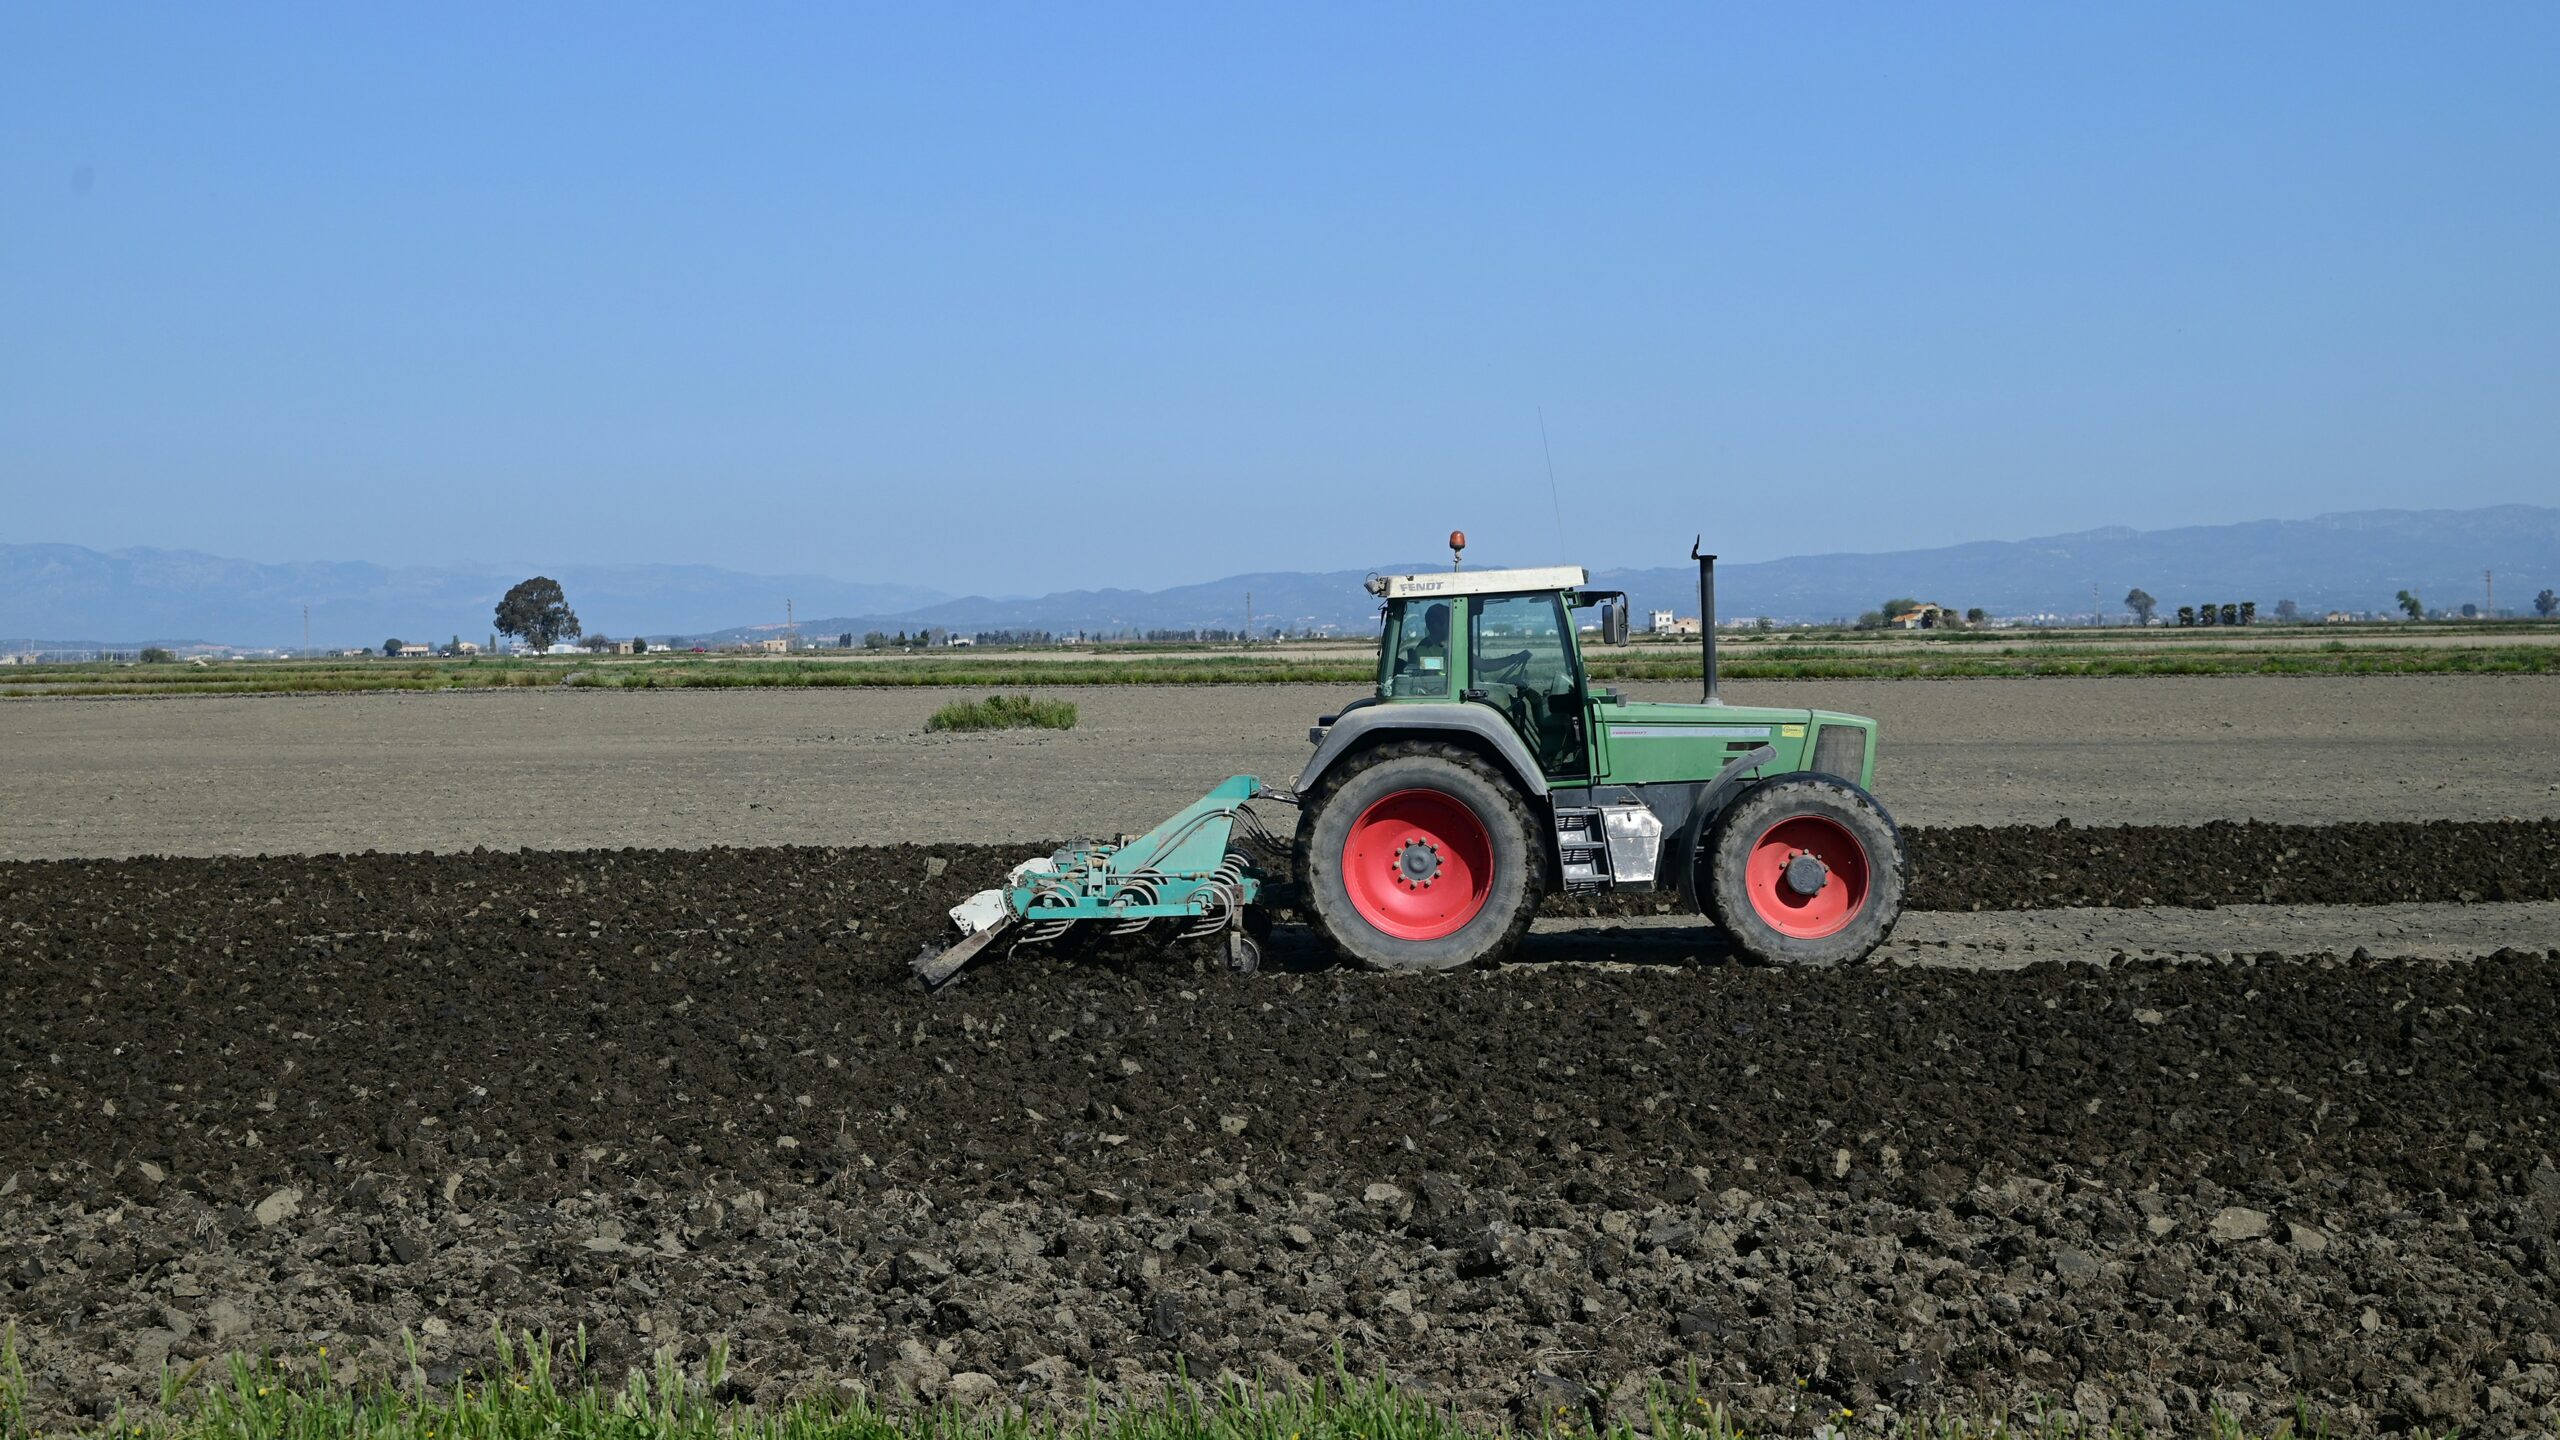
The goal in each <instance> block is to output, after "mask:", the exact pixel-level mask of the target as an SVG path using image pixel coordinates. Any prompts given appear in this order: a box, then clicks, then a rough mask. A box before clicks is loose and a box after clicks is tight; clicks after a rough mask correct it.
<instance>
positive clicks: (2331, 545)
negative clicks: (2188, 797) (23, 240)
mask: <svg viewBox="0 0 2560 1440" xmlns="http://www.w3.org/2000/svg"><path fill="white" fill-rule="evenodd" d="M1521 558H1523V559H1524V561H1533V562H1534V561H1539V560H1544V559H1546V558H1547V557H1543V556H1540V557H1521ZM1443 563H1445V562H1444V561H1440V560H1436V559H1434V560H1425V561H1417V562H1411V563H1408V564H1398V563H1395V562H1393V561H1392V560H1388V561H1382V562H1381V563H1380V564H1379V566H1378V567H1377V568H1378V569H1380V570H1393V569H1425V568H1437V567H1438V566H1439V565H1440V564H1443ZM1486 563H1487V564H1491V563H1494V562H1493V561H1491V560H1488V561H1487V562H1486ZM537 569H539V571H540V573H545V574H548V575H550V576H552V577H553V578H554V579H557V580H558V581H560V582H561V585H562V586H563V587H564V588H565V589H566V590H567V592H568V595H569V601H570V604H571V605H572V606H574V607H575V608H576V609H577V610H578V611H579V613H580V614H581V616H583V617H585V618H586V619H587V620H588V621H589V622H590V624H592V625H593V626H595V627H596V628H598V629H602V630H606V631H609V632H610V633H612V634H614V635H616V636H624V635H629V634H631V633H632V632H633V630H634V629H635V628H637V629H638V630H639V632H640V633H642V634H645V635H648V636H649V637H651V638H652V639H676V638H682V639H685V640H688V641H693V642H701V643H718V642H722V641H735V640H740V639H747V638H754V637H762V636H770V635H773V634H776V633H778V632H779V631H780V630H781V629H782V625H783V614H782V610H783V602H784V601H785V599H789V600H791V601H793V602H795V604H796V606H797V611H798V614H799V615H800V616H802V617H806V618H803V619H801V620H800V621H799V628H800V632H801V633H802V634H804V635H830V636H831V635H836V634H839V633H843V632H846V631H851V632H853V633H854V634H856V635H859V634H862V633H863V632H865V631H869V630H885V631H890V632H896V631H899V630H905V631H910V632H912V631H916V630H921V629H929V628H936V627H938V628H941V629H944V630H950V631H955V632H959V633H963V634H966V633H974V632H978V631H986V630H1008V629H1009V630H1046V631H1048V632H1050V633H1052V634H1067V633H1084V634H1116V633H1125V632H1131V631H1146V630H1186V629H1195V628H1207V627H1215V628H1222V629H1233V628H1236V627H1238V626H1241V625H1242V624H1243V623H1244V620H1245V603H1246V602H1245V597H1246V594H1247V592H1250V593H1251V595H1252V606H1253V619H1254V624H1255V628H1256V629H1257V630H1265V629H1269V628H1272V627H1280V628H1284V629H1286V630H1289V631H1291V632H1293V633H1295V632H1305V631H1327V630H1333V631H1348V632H1352V633H1360V632H1364V631H1366V630H1368V629H1369V627H1370V625H1371V623H1372V619H1371V617H1372V616H1373V614H1374V613H1375V610H1376V602H1375V601H1374V600H1372V599H1371V598H1370V597H1369V596H1368V594H1367V593H1366V592H1365V591H1363V590H1362V589H1361V586H1360V582H1361V580H1362V579H1363V578H1364V577H1365V576H1366V575H1367V574H1368V573H1369V572H1367V571H1354V570H1341V571H1330V572H1306V571H1261V572H1256V573H1252V574H1244V575H1232V576H1228V577H1226V578H1224V579H1220V580H1214V581H1210V582H1208V583H1206V584H1200V585H1184V586H1177V587H1174V588H1172V589H1167V590H1136V589H1110V590H1069V591H1061V592H1059V593H1057V594H1052V595H1043V596H1039V597H1037V598H1032V599H990V598H986V597H983V596H967V597H960V598H954V597H951V596H948V595H944V594H940V593H937V592H935V591H931V590H927V589H924V588H923V587H920V586H912V585H898V584H884V583H861V582H847V581H842V580H836V579H832V578H829V577H825V576H813V575H792V576H764V575H748V574H742V573H739V572H737V571H731V570H719V569H714V568H712V567H709V566H699V565H605V566H592V565H565V566H547V567H529V566H524V565H498V564H486V565H469V566H448V567H432V566H413V567H389V566H382V565H370V564H362V563H335V564H333V563H302V564H289V565H264V564H257V563H254V562H251V561H245V560H226V559H221V558H218V557H215V556H211V555H202V554H197V553H194V552H191V551H182V550H119V551H114V552H100V551H96V550H88V549H83V548H81V547H79V546H75V545H0V650H23V649H56V648H59V649H72V648H89V647H100V646H104V647H111V648H130V647H132V646H136V645H141V644H152V643H162V644H178V643H185V642H193V641H202V642H209V643H217V644H226V645H236V646H243V647H265V646H293V645H299V644H300V643H301V642H302V632H301V623H302V607H303V605H305V604H306V603H307V604H309V605H310V607H311V624H312V638H313V641H314V643H315V644H320V645H327V646H332V647H335V646H343V645H378V644H380V643H381V642H382V641H383V640H384V639H386V638H390V637H393V636H397V637H399V638H401V639H407V640H427V641H436V640H442V639H445V638H447V637H448V636H452V635H457V634H458V635H460V636H461V637H462V638H464V639H478V638H483V637H485V636H486V635H487V634H488V631H489V620H490V612H491V611H492V610H493V609H494V608H495V607H496V605H497V603H498V597H499V596H500V595H502V594H504V593H505V592H506V589H507V587H508V586H509V585H512V584H514V583H515V582H516V581H518V580H521V579H523V578H525V577H526V576H527V575H531V574H534V573H536V572H537ZM2484 570H2494V571H2495V572H2497V576H2498V595H2499V608H2500V609H2501V610H2504V611H2509V612H2519V611H2526V610H2529V609H2530V606H2531V603H2532V601H2531V597H2532V596H2533V594H2534V593H2535V592H2536V591H2538V590H2540V589H2543V588H2545V587H2551V586H2560V509H2551V508H2547V507H2543V506H2532V505H2500V506H2494V507H2489V508H2485V509H2477V510H2364V511H2353V512H2349V513H2345V514H2336V515H2321V516H2316V517H2314V518H2312V519H2309V520H2259V521H2251V522H2248V523H2244V524H2237V525H2201V526H2191V527H2186V528H2182V529H2175V530H2150V531H2138V530H2129V529H2123V528H2110V529H2104V530H2089V531H2083V532H2081V533H2079V534H2074V535H2052V536H2046V537H2043V538H2041V539H2034V540H1986V541H1976V542H1973V543H1971V544H1965V545H1950V546H1943V547H1940V548H1937V549H1930V550H1904V551H1895V552H1890V553H1884V554H1857V555H1805V556H1797V557H1793V558H1790V559H1784V560H1764V561H1753V562H1745V563H1733V564H1726V565H1722V566H1720V567H1719V568H1718V570H1717V596H1718V600H1719V603H1720V608H1721V610H1722V612H1723V614H1724V615H1725V616H1726V617H1728V618H1730V617H1734V616H1743V615H1771V616H1775V617H1777V618H1779V619H1781V620H1817V621H1818V620H1829V619H1834V618H1849V617H1854V616H1856V615H1857V614H1858V613H1859V612H1860V611H1863V610H1871V609H1874V608H1875V607H1876V606H1877V605H1878V604H1880V603H1882V602H1883V601H1884V600H1885V599H1886V598H1888V597H1890V596H1902V595H1908V596H1914V597H1917V598H1920V599H1925V600H1935V601H1938V602H1940V603H1942V604H1946V605H1951V606H1955V607H1958V608H1964V607H1969V606H1975V605H1979V606H1981V607H1983V608H1984V609H1987V610H1989V611H1991V612H1992V613H1993V614H1995V615H2032V614H2040V613H2050V614H2059V615H2086V614H2087V613H2088V612H2089V606H2090V587H2091V586H2092V585H2095V586H2096V587H2097V596H2098V600H2099V602H2100V603H2101V605H2102V606H2103V607H2104V608H2105V609H2106V610H2108V611H2109V612H2110V613H2113V614H2117V615H2121V614H2122V613H2123V611H2124V595H2125V592H2126V591H2127V590H2128V589H2131V588H2133V587H2135V586H2140V587H2142V588H2143V589H2145V590H2147V591H2149V592H2150V593H2151V594H2152V595H2154V596H2156V597H2158V599H2159V601H2160V603H2161V605H2162V607H2163V608H2164V609H2175V608H2176V607H2177V606H2179V605H2181V604H2194V603H2202V602H2215V603H2219V602H2224V601H2240V600H2255V601H2257V602H2258V603H2259V605H2260V606H2261V607H2262V608H2267V607H2272V606H2273V605H2274V604H2275V603H2276V602H2277V601H2279V600H2292V601H2294V602H2296V603H2297V604H2299V605H2301V606H2302V607H2303V608H2304V609H2305V610H2312V611H2320V610H2331V609H2341V610H2354V611H2382V610H2388V609H2390V608H2391V603H2392V597H2393V596H2394V595H2395V594H2397V593H2398V592H2399V591H2401V590H2404V589H2406V590H2414V591H2416V592H2417V593H2418V594H2419V595H2421V596H2422V597H2424V598H2425V599H2426V600H2428V601H2429V602H2431V603H2433V604H2439V605H2459V604H2462V603H2464V602H2466V601H2467V602H2472V603H2478V601H2479V600H2480V598H2481V591H2482V586H2481V572H2482V571H2484ZM1592 579H1593V583H1594V584H1595V585H1599V586H1602V587H1606V588H1612V589H1622V590H1625V591H1626V592H1628V595H1629V597H1630V599H1631V600H1632V601H1633V602H1634V604H1635V607H1636V609H1637V610H1638V611H1639V613H1641V612H1643V611H1645V610H1649V609H1657V608H1658V609H1664V610H1673V611H1677V612H1679V613H1681V614H1691V613H1694V612H1695V611H1696V609H1697V572H1696V569H1695V568H1694V567H1693V566H1691V565H1689V564H1688V563H1686V562H1685V561H1683V562H1681V563H1678V564H1673V565H1664V566H1656V567H1650V568H1643V569H1628V568H1616V569H1603V570H1599V571H1597V572H1595V573H1594V575H1593V577H1592ZM82 637H89V638H82Z"/></svg>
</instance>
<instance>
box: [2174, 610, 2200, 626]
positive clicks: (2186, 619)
mask: <svg viewBox="0 0 2560 1440" xmlns="http://www.w3.org/2000/svg"><path fill="white" fill-rule="evenodd" d="M2195 623H2196V607H2194V606H2193V605H2181V606H2179V607H2178V624H2179V625H2181V626H2185V627H2193V626H2194V624H2195Z"/></svg>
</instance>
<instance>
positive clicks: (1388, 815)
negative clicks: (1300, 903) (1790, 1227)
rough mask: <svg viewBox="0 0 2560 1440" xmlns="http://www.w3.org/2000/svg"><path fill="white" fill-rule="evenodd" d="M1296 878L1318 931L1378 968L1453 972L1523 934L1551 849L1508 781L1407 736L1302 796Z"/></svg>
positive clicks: (1496, 953) (1451, 749)
mask: <svg viewBox="0 0 2560 1440" xmlns="http://www.w3.org/2000/svg"><path fill="white" fill-rule="evenodd" d="M1302 804H1303V808H1302V810H1301V812H1300V815H1299V821H1298V837H1297V847H1296V849H1297V862H1298V878H1299V882H1300V884H1301V885H1302V886H1303V887H1304V891H1305V895H1306V900H1307V905H1308V908H1309V909H1311V910H1312V911H1314V913H1315V920H1316V928H1317V929H1319V930H1321V931H1323V932H1324V936H1325V938H1326V939H1327V940H1329V941H1331V942H1332V944H1333V947H1334V949H1336V950H1338V951H1340V952H1341V954H1342V955H1343V957H1344V958H1345V959H1348V960H1350V961H1352V962H1354V963H1356V964H1360V965H1366V966H1370V967H1372V968H1374V969H1379V970H1454V969H1457V968H1458V967H1460V966H1462V965H1472V964H1475V963H1476V962H1478V961H1482V960H1490V959H1495V958H1498V957H1500V956H1502V955H1503V954H1505V953H1507V952H1509V951H1510V950H1511V949H1512V947H1514V946H1516V945H1518V944H1519V943H1520V937H1521V935H1522V934H1524V933H1525V932H1526V931H1527V930H1528V928H1529V920H1530V917H1531V916H1533V915H1534V914H1535V913H1536V912H1537V908H1538V896H1539V893H1540V892H1541V890H1543V889H1544V875H1545V867H1544V863H1543V862H1544V858H1545V857H1544V854H1543V852H1542V851H1541V850H1540V849H1539V848H1538V845H1537V839H1536V837H1537V830H1536V828H1535V826H1534V824H1533V822H1532V821H1531V818H1530V815H1529V807H1528V805H1527V803H1526V802H1525V801H1523V800H1522V799H1521V796H1520V792H1519V791H1518V790H1517V789H1516V788H1514V787H1513V785H1512V783H1511V781H1510V778H1509V777H1508V776H1506V775H1504V774H1503V773H1502V772H1501V771H1499V770H1497V769H1495V768H1494V767H1493V766H1492V765H1490V764H1488V763H1486V762H1485V761H1484V760H1482V759H1480V758H1478V757H1477V756H1475V755H1474V754H1472V753H1470V752H1468V751H1466V750H1464V749H1461V748H1459V747H1457V746H1454V745H1446V744H1440V743H1436V742H1433V741H1427V740H1402V741H1394V742H1391V743H1388V744H1385V745H1381V746H1379V747H1377V748H1376V749H1374V750H1369V751H1367V752H1364V753H1362V754H1359V755H1356V756H1352V757H1350V758H1348V759H1346V760H1344V761H1343V762H1342V763H1341V764H1340V765H1337V766H1335V767H1334V769H1333V770H1332V772H1331V773H1329V774H1327V775H1326V776H1325V778H1324V780H1323V781H1322V782H1321V783H1319V784H1318V785H1317V786H1316V788H1315V791H1314V792H1313V793H1312V794H1310V795H1308V796H1307V797H1306V799H1305V800H1304V801H1303V802H1302Z"/></svg>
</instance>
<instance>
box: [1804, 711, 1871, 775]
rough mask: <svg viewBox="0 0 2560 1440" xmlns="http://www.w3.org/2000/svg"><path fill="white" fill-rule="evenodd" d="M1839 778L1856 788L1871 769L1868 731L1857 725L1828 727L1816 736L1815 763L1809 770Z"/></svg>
mask: <svg viewBox="0 0 2560 1440" xmlns="http://www.w3.org/2000/svg"><path fill="white" fill-rule="evenodd" d="M1805 768H1807V769H1809V770H1817V771H1820V772H1821V773H1822V774H1825V775H1836V776H1838V777H1839V778H1841V779H1843V780H1846V781H1848V782H1849V783H1850V784H1852V785H1855V784H1857V783H1858V777H1860V776H1861V775H1864V774H1865V773H1866V769H1867V732H1866V730H1865V728H1864V727H1862V726H1857V725H1825V726H1823V727H1822V728H1821V729H1819V730H1817V731H1815V732H1814V735H1813V763H1812V764H1811V765H1809V766H1807V767H1805Z"/></svg>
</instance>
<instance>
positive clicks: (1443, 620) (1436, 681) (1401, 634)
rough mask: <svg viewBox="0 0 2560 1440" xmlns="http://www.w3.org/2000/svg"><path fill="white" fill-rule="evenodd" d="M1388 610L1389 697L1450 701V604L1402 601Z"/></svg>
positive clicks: (1387, 665)
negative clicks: (1423, 696)
mask: <svg viewBox="0 0 2560 1440" xmlns="http://www.w3.org/2000/svg"><path fill="white" fill-rule="evenodd" d="M1388 608H1389V610H1390V613H1389V615H1388V616H1387V650H1386V684H1385V686H1384V689H1385V692H1386V694H1387V695H1389V696H1391V697H1392V696H1399V695H1427V696H1435V697H1438V698H1441V699H1446V698H1448V696H1449V694H1450V693H1451V692H1450V689H1449V663H1450V661H1449V655H1450V651H1449V602H1448V601H1446V600H1399V601H1397V602H1396V603H1395V604H1394V605H1392V606H1390V607H1388Z"/></svg>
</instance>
